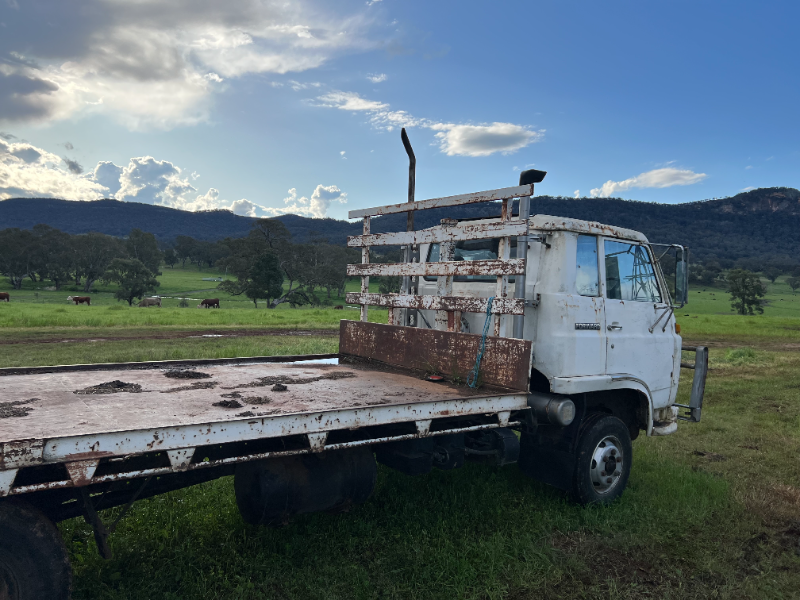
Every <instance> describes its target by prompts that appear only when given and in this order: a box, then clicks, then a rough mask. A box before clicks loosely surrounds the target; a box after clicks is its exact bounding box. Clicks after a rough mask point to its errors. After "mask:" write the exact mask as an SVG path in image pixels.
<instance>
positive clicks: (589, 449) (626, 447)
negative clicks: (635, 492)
mask: <svg viewBox="0 0 800 600" xmlns="http://www.w3.org/2000/svg"><path fill="white" fill-rule="evenodd" d="M632 459H633V446H632V445H631V437H630V433H629V431H628V427H627V426H626V425H625V423H623V422H622V421H621V420H620V419H618V418H617V417H612V416H611V415H606V414H592V415H588V416H587V418H586V421H585V422H584V423H583V425H582V427H581V433H580V437H579V439H578V445H577V449H576V456H575V472H574V474H573V482H572V498H573V500H575V501H576V502H578V503H580V504H583V505H584V506H585V505H589V504H610V503H612V502H613V501H614V500H616V499H617V498H619V497H620V496H622V493H623V492H624V491H625V487H626V486H627V485H628V477H629V476H630V473H631V463H632V462H633V461H632Z"/></svg>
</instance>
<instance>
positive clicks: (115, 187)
mask: <svg viewBox="0 0 800 600" xmlns="http://www.w3.org/2000/svg"><path fill="white" fill-rule="evenodd" d="M5 137H6V136H4V139H5ZM7 137H11V138H13V136H7ZM13 139H16V138H13ZM65 165H66V166H65ZM77 171H78V170H77V169H76V168H75V167H74V165H73V166H70V164H69V162H65V161H64V159H62V158H61V157H60V156H57V155H55V154H52V153H50V152H47V151H46V150H43V149H42V148H37V147H36V146H33V145H31V144H28V143H26V142H20V143H8V142H5V141H3V140H0V200H6V199H8V198H16V197H22V198H60V199H63V200H99V199H101V198H116V199H117V200H124V201H132V202H143V203H146V204H157V205H160V206H169V207H172V208H179V209H182V210H188V211H198V210H218V209H225V210H230V211H232V212H234V213H235V214H238V215H246V216H253V217H255V216H263V215H265V214H267V213H266V209H265V208H264V207H263V206H259V205H258V204H255V203H253V202H250V201H249V200H246V199H244V198H243V199H241V200H236V201H235V202H231V203H229V202H228V201H227V200H225V199H223V198H221V197H220V192H219V190H217V189H216V188H213V187H212V188H209V190H208V191H207V192H206V193H205V194H198V193H197V189H196V188H195V187H194V186H193V185H191V184H190V183H189V178H191V179H197V178H198V177H199V175H198V174H197V173H196V172H193V173H192V174H191V175H189V176H188V177H187V176H186V175H185V174H184V172H183V170H182V169H180V168H179V167H178V166H176V165H174V164H173V163H171V162H169V161H167V160H156V159H155V158H153V157H152V156H141V157H138V158H132V159H130V161H129V162H128V165H127V166H125V167H120V166H118V165H115V164H114V163H113V162H111V161H101V162H99V163H97V166H96V167H95V168H94V169H93V170H92V171H90V172H89V173H85V174H83V175H81V174H79V173H78V172H77ZM326 190H327V191H330V190H329V189H328V188H323V190H322V191H321V192H320V193H319V194H317V195H316V196H312V199H314V200H315V204H314V207H315V210H319V208H320V206H321V205H322V204H324V202H325V200H326V196H325V195H324V194H325V192H326ZM315 193H316V192H315ZM334 196H335V194H334ZM342 197H344V194H342Z"/></svg>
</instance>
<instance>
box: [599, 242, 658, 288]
mask: <svg viewBox="0 0 800 600" xmlns="http://www.w3.org/2000/svg"><path fill="white" fill-rule="evenodd" d="M604 248H605V254H606V297H607V298H610V299H612V300H633V301H636V302H661V292H660V291H659V290H658V283H657V280H656V274H655V271H654V270H653V264H652V263H651V262H650V255H649V254H648V253H647V249H646V248H645V247H644V246H641V245H639V244H629V243H627V242H615V241H612V240H605V241H604Z"/></svg>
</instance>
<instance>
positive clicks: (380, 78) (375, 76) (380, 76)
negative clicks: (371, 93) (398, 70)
mask: <svg viewBox="0 0 800 600" xmlns="http://www.w3.org/2000/svg"><path fill="white" fill-rule="evenodd" d="M388 78H389V77H388V76H387V75H386V73H370V74H369V75H367V79H369V80H370V81H371V82H372V83H382V82H384V81H386V80H387V79H388Z"/></svg>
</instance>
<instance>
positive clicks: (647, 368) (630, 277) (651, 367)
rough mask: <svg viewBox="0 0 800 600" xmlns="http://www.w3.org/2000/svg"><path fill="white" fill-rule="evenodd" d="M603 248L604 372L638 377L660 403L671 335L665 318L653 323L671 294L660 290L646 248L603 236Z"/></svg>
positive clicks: (668, 372) (666, 385) (665, 391)
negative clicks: (604, 306) (604, 300)
mask: <svg viewBox="0 0 800 600" xmlns="http://www.w3.org/2000/svg"><path fill="white" fill-rule="evenodd" d="M603 249H604V259H605V260H604V261H603V263H604V267H605V273H604V279H605V298H606V302H605V304H606V329H607V337H606V344H607V350H606V373H607V374H609V375H628V376H630V377H632V378H634V379H638V380H640V381H641V382H642V383H644V384H645V385H646V386H647V387H648V388H649V389H650V393H651V394H652V397H653V404H654V405H656V406H659V405H660V406H664V405H666V404H667V403H668V402H669V395H670V386H671V384H672V371H673V353H674V347H675V346H674V339H673V338H674V334H673V332H672V330H671V328H670V327H669V326H668V327H666V329H664V327H663V326H664V325H665V324H666V323H667V322H669V319H666V318H662V319H661V321H660V322H659V323H658V324H657V325H656V326H655V327H653V326H654V325H655V324H656V321H657V320H658V318H659V317H660V316H662V314H663V313H664V312H665V311H668V310H669V309H670V302H669V294H667V293H666V291H665V290H661V289H659V285H658V280H657V278H656V274H655V271H654V269H653V260H652V256H651V255H650V252H649V249H648V247H647V246H645V245H642V244H637V243H635V242H624V241H618V240H611V239H605V240H603ZM664 317H667V315H664ZM651 328H652V331H651Z"/></svg>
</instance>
